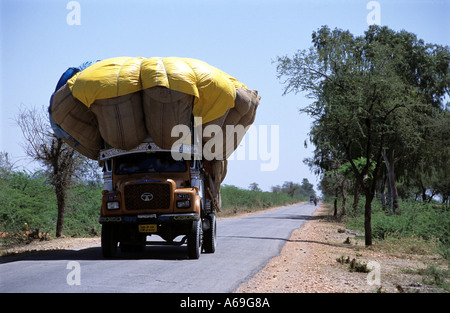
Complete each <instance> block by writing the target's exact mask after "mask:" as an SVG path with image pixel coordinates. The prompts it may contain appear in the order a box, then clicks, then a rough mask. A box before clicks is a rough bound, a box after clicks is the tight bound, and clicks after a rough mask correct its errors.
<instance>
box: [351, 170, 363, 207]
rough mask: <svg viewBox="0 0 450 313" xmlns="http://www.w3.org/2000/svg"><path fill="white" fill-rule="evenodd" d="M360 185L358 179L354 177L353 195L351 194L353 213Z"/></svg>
mask: <svg viewBox="0 0 450 313" xmlns="http://www.w3.org/2000/svg"><path fill="white" fill-rule="evenodd" d="M360 186H361V183H360V181H359V179H358V178H357V179H355V190H354V196H353V205H352V207H353V212H354V213H355V212H356V210H357V209H358V203H359V188H360Z"/></svg>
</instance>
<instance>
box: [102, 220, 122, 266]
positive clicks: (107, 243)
mask: <svg viewBox="0 0 450 313" xmlns="http://www.w3.org/2000/svg"><path fill="white" fill-rule="evenodd" d="M101 242H102V253H103V257H104V258H112V257H114V256H115V255H116V252H117V244H118V240H117V236H116V232H115V227H114V225H109V224H103V225H102V239H101Z"/></svg>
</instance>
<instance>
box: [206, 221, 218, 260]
mask: <svg viewBox="0 0 450 313" xmlns="http://www.w3.org/2000/svg"><path fill="white" fill-rule="evenodd" d="M206 218H207V219H208V220H209V228H208V229H207V230H205V232H204V234H203V251H205V253H214V252H215V251H216V242H217V241H216V229H217V228H216V227H217V224H216V215H215V214H214V213H211V214H208V215H207V216H206Z"/></svg>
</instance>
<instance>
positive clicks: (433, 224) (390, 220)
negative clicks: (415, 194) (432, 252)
mask: <svg viewBox="0 0 450 313" xmlns="http://www.w3.org/2000/svg"><path fill="white" fill-rule="evenodd" d="M401 207H402V210H401V212H398V214H386V211H385V210H384V209H383V206H382V205H381V203H380V202H379V201H374V205H373V212H372V213H373V214H372V228H373V229H372V234H373V236H374V238H375V239H378V240H386V239H388V238H389V239H391V238H408V237H414V238H421V239H423V240H425V241H433V240H437V246H436V248H437V249H438V252H439V253H440V254H441V255H442V256H443V257H444V258H446V259H447V260H449V257H450V253H449V252H450V211H449V210H448V208H446V207H445V206H444V205H442V204H436V203H421V202H417V201H414V200H411V199H410V200H402V206H401ZM358 212H359V211H357V212H356V215H354V216H348V217H347V226H348V227H349V228H354V229H360V230H362V229H363V225H362V220H363V219H362V213H358Z"/></svg>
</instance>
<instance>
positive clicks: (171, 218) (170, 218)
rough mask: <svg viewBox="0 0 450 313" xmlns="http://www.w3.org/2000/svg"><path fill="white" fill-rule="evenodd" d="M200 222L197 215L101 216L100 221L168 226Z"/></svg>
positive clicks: (103, 222)
mask: <svg viewBox="0 0 450 313" xmlns="http://www.w3.org/2000/svg"><path fill="white" fill-rule="evenodd" d="M198 220H200V215H199V214H197V213H180V214H138V215H122V216H100V218H99V219H98V221H99V223H100V224H105V223H125V224H128V223H130V224H148V223H154V224H167V223H184V222H191V221H198Z"/></svg>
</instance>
